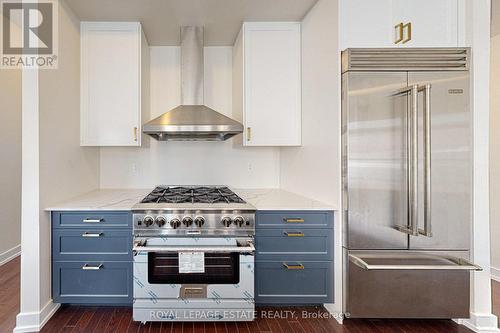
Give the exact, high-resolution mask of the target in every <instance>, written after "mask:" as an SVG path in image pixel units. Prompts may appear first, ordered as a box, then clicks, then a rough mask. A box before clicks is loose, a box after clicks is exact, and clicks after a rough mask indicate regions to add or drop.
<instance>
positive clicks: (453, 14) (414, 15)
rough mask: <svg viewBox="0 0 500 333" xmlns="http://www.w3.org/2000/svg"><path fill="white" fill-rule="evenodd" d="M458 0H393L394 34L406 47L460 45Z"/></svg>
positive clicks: (400, 43) (400, 44)
mask: <svg viewBox="0 0 500 333" xmlns="http://www.w3.org/2000/svg"><path fill="white" fill-rule="evenodd" d="M458 12H459V11H458V1H457V0H418V1H415V0H393V1H392V15H393V24H394V36H395V37H394V38H395V40H396V41H397V40H398V39H399V38H398V37H399V36H398V35H399V34H400V32H399V30H400V28H399V25H400V24H402V27H403V29H402V30H403V33H402V36H401V37H400V38H402V41H401V42H399V43H397V44H396V45H397V46H402V47H457V46H458V45H459V41H458V39H459V34H458Z"/></svg>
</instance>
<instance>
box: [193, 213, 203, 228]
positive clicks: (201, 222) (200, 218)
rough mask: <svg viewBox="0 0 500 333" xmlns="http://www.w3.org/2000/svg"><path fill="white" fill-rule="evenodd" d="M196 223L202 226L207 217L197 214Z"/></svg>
mask: <svg viewBox="0 0 500 333" xmlns="http://www.w3.org/2000/svg"><path fill="white" fill-rule="evenodd" d="M194 224H196V226H197V227H198V228H201V227H202V226H203V225H204V224H205V218H204V217H203V216H197V217H196V218H195V219H194Z"/></svg>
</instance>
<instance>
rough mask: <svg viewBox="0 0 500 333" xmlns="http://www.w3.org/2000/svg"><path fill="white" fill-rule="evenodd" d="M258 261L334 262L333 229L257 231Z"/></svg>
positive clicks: (256, 247)
mask: <svg viewBox="0 0 500 333" xmlns="http://www.w3.org/2000/svg"><path fill="white" fill-rule="evenodd" d="M255 249H256V259H257V260H271V261H272V260H317V261H322V260H332V259H333V229H309V228H304V229H298V228H288V229H287V228H283V229H257V231H256V235H255Z"/></svg>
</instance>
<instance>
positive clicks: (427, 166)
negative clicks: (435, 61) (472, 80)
mask: <svg viewBox="0 0 500 333" xmlns="http://www.w3.org/2000/svg"><path fill="white" fill-rule="evenodd" d="M419 91H423V94H424V114H423V118H424V119H423V125H424V126H423V127H424V229H419V230H418V232H419V234H421V235H423V236H427V237H432V220H431V85H430V84H426V85H424V86H420V87H419Z"/></svg>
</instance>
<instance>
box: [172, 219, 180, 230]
mask: <svg viewBox="0 0 500 333" xmlns="http://www.w3.org/2000/svg"><path fill="white" fill-rule="evenodd" d="M170 226H171V227H172V228H174V229H177V228H179V227H180V226H181V220H179V219H172V220H170Z"/></svg>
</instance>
